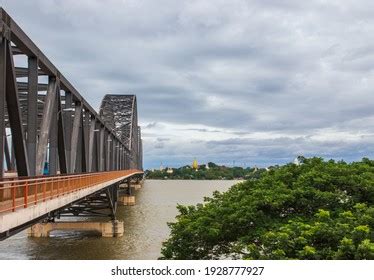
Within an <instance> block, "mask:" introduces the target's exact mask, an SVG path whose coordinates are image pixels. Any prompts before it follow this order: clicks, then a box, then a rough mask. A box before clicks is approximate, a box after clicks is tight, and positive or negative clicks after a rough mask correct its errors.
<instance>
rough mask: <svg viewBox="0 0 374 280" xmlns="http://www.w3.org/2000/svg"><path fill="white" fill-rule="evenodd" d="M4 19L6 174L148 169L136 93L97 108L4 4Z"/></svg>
mask: <svg viewBox="0 0 374 280" xmlns="http://www.w3.org/2000/svg"><path fill="white" fill-rule="evenodd" d="M0 17H1V18H0V35H1V36H0V37H1V38H0V116H1V119H0V177H3V175H4V171H17V174H18V176H35V175H42V174H43V173H44V174H46V173H48V175H56V174H74V173H82V172H97V171H111V170H122V169H129V168H132V169H142V160H141V158H142V148H141V137H140V128H139V126H138V123H137V110H136V98H135V96H133V95H126V96H117V97H116V96H113V95H107V96H105V98H104V99H103V102H102V107H101V114H100V115H99V114H97V113H96V112H95V110H94V109H93V108H92V107H91V106H90V105H89V104H88V102H87V101H86V100H85V99H84V98H83V97H82V95H81V94H80V93H79V92H78V91H77V90H76V89H75V88H74V87H73V86H72V84H71V83H70V82H69V81H68V80H67V79H66V78H65V77H64V76H63V75H62V74H61V73H60V71H59V70H58V69H57V68H56V67H55V66H54V65H53V64H52V63H51V62H50V61H49V59H48V58H47V57H46V56H45V55H44V54H43V53H42V52H41V50H40V49H39V48H38V47H37V46H36V45H35V44H34V43H33V42H32V41H31V39H30V38H29V37H28V36H27V35H26V34H25V33H24V32H23V31H22V30H21V28H20V27H19V26H18V25H17V24H16V23H15V22H14V21H13V19H12V18H11V17H10V16H9V15H8V14H7V13H6V12H5V11H4V10H3V9H0ZM15 62H19V64H23V65H26V67H25V66H17V65H16V63H15ZM42 81H45V82H44V83H43V82H42ZM114 100H116V101H117V102H118V101H120V100H121V101H120V103H116V104H114V103H113V101H114ZM4 160H5V162H4ZM46 167H47V168H46Z"/></svg>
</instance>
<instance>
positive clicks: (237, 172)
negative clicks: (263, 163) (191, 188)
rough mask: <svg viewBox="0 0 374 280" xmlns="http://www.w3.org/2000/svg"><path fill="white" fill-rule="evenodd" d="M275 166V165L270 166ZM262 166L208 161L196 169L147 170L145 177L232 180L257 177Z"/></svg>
mask: <svg viewBox="0 0 374 280" xmlns="http://www.w3.org/2000/svg"><path fill="white" fill-rule="evenodd" d="M270 168H275V167H270ZM265 171H266V169H264V168H257V167H254V168H250V167H248V168H243V167H239V166H235V167H227V166H223V165H217V164H215V163H213V162H209V163H208V164H207V165H200V166H199V168H198V169H197V170H196V169H194V168H191V166H189V165H186V166H183V167H180V168H165V169H163V170H147V171H146V172H145V176H146V178H147V179H162V180H169V179H171V180H233V179H239V180H242V179H251V178H259V177H260V175H261V173H263V172H265Z"/></svg>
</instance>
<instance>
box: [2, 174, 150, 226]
mask: <svg viewBox="0 0 374 280" xmlns="http://www.w3.org/2000/svg"><path fill="white" fill-rule="evenodd" d="M141 174H143V171H140V170H119V171H108V172H98V173H85V174H78V175H60V176H52V177H45V176H44V177H39V178H26V179H19V178H13V179H7V180H5V181H2V182H0V233H3V232H6V231H8V230H10V229H12V228H16V227H18V226H20V225H22V224H25V223H27V222H29V221H32V220H35V219H37V218H39V217H42V216H43V215H46V214H48V213H49V212H51V211H54V210H56V209H60V208H62V207H64V206H65V205H69V204H70V203H72V202H74V201H77V200H79V199H81V198H84V197H86V196H88V195H90V194H93V193H95V192H97V191H99V190H101V189H103V188H106V187H108V186H110V185H112V184H114V183H117V182H120V181H122V180H124V179H127V178H130V177H132V176H134V175H141Z"/></svg>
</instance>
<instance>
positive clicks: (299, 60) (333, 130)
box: [0, 0, 374, 168]
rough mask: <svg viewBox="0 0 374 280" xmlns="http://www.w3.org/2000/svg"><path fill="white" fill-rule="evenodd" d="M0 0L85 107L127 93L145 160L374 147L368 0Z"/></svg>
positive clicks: (350, 154) (263, 160)
mask: <svg viewBox="0 0 374 280" xmlns="http://www.w3.org/2000/svg"><path fill="white" fill-rule="evenodd" d="M0 3H1V6H3V7H4V8H5V9H6V10H7V12H8V13H9V14H10V15H11V16H12V17H13V18H14V19H15V20H16V21H17V22H18V23H19V25H20V26H21V27H22V28H23V29H24V31H25V32H26V33H27V34H28V35H29V36H30V37H31V38H32V39H33V40H34V42H35V43H36V44H37V45H38V46H39V47H40V48H41V49H42V50H43V52H44V53H45V54H46V55H47V56H48V57H49V58H50V59H51V61H52V62H53V63H54V64H55V65H56V66H57V67H58V68H59V69H60V71H61V72H62V73H63V74H64V75H65V76H66V77H67V78H68V79H69V80H70V81H71V82H72V83H73V84H74V85H75V87H76V88H77V89H78V90H79V91H80V92H81V94H82V95H83V96H84V97H85V98H86V100H87V101H88V102H90V103H91V105H92V106H93V107H94V108H98V107H99V104H100V101H101V99H102V97H103V96H104V94H107V93H131V94H136V95H137V98H138V110H139V118H140V123H141V125H142V132H143V139H144V162H145V167H146V168H152V167H158V166H159V165H160V162H163V165H164V166H167V165H171V166H177V165H184V164H190V163H191V162H192V160H193V159H194V158H195V157H196V158H197V159H198V161H199V162H206V161H214V162H217V163H222V164H233V161H235V163H236V164H237V165H243V166H244V165H245V166H253V165H258V166H267V165H271V164H282V163H285V162H289V161H292V160H293V159H294V157H295V156H297V155H299V154H302V155H304V156H323V157H326V158H335V159H345V160H347V161H352V160H358V159H360V158H362V157H364V156H369V157H373V155H374V145H373V144H374V98H373V96H374V35H373V34H374V17H373V13H374V1H369V0H368V1H359V0H355V1H353V0H344V1H343V0H330V1H323V0H318V1H317V0H316V1H300V0H284V1H278V0H257V1H256V0H252V1H250V0H225V1H223V0H211V1H203V0H200V1H194V0H189V1H182V0H180V1H175V0H158V1H154V0H107V1H99V0H80V1H77V0H64V1H58V0H35V1H24V0H0Z"/></svg>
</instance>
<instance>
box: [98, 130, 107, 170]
mask: <svg viewBox="0 0 374 280" xmlns="http://www.w3.org/2000/svg"><path fill="white" fill-rule="evenodd" d="M99 133H100V134H99V138H98V139H99V141H98V147H99V152H98V154H99V160H98V163H99V166H98V171H104V170H105V167H104V141H105V137H104V127H102V126H101V125H100V132H99Z"/></svg>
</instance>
